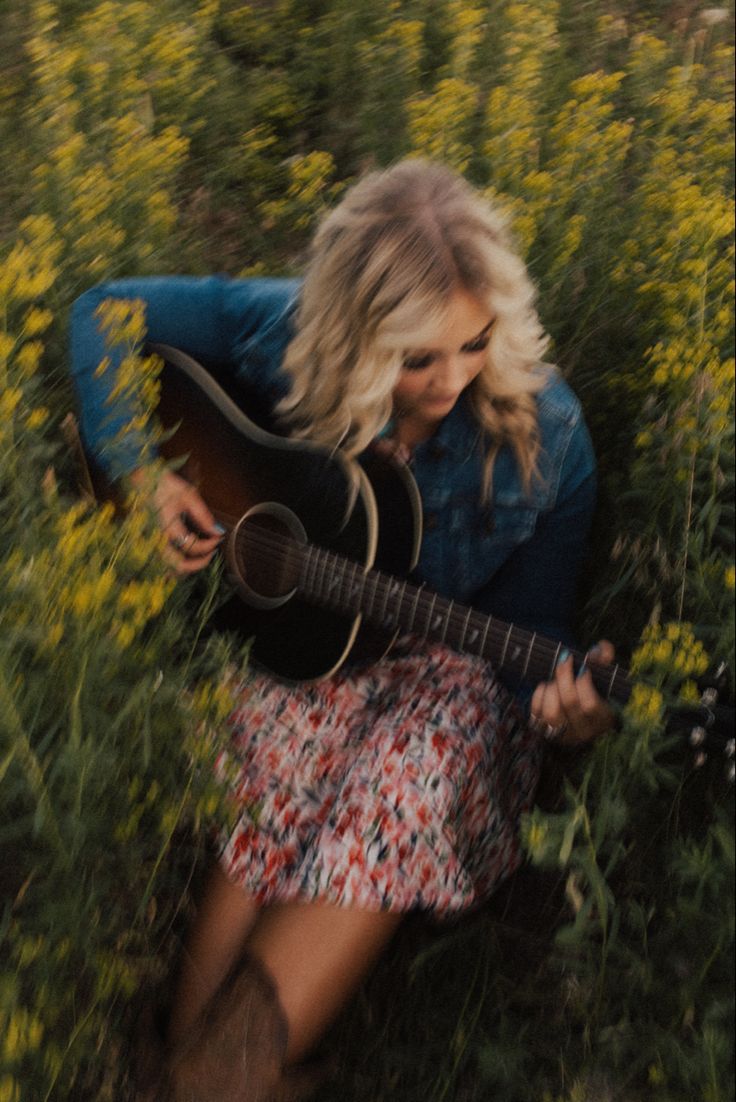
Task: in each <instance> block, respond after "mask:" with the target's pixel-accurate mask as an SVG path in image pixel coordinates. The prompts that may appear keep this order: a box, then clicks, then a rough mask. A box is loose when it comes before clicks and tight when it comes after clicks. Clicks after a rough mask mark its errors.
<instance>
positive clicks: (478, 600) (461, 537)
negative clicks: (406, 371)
mask: <svg viewBox="0 0 736 1102" xmlns="http://www.w3.org/2000/svg"><path fill="white" fill-rule="evenodd" d="M299 289H300V281H299V280H295V279H276V278H254V279H241V280H230V279H226V278H221V277H218V276H213V277H207V278H195V277H184V276H175V277H168V276H167V277H153V278H145V279H121V280H116V281H113V282H109V283H104V284H101V285H100V286H98V287H95V288H92V289H91V290H90V291H87V292H86V293H85V294H83V295H82V296H81V297H80V298H78V299H77V301H76V302H75V304H74V307H73V311H72V326H71V367H72V374H73V377H74V381H75V384H76V388H77V393H78V397H79V404H80V414H81V427H82V435H83V437H84V440H85V443H86V446H87V447H88V449H89V450H90V451H91V453H92V454H93V455H95V457H96V458H97V460H98V461H99V462H100V463H101V464H102V466H103V467H105V468H106V469H107V471H108V473H110V474H111V475H113V476H114V477H116V476H119V475H120V474H123V473H125V472H129V471H130V470H132V469H133V468H134V467H135V466H136V465H137V463H138V462H139V454H140V445H141V442H140V440H139V439H137V438H136V437H135V435H134V434H133V433H131V432H128V434H127V435H124V436H123V437H122V438H120V437H119V436H118V434H119V430H120V429H122V428H124V427H125V425H126V422H127V420H128V419H129V413H128V411H127V410H126V408H125V405H124V403H121V402H120V401H119V400H118V401H115V402H111V401H110V392H111V389H112V386H113V384H114V377H115V363H116V359H115V355H114V354H112V355H111V353H110V350H109V349H108V348H107V347H106V345H105V341H104V338H103V336H102V335H101V333H100V332H99V329H98V323H97V320H96V318H95V310H96V308H97V306H98V305H99V304H100V302H102V301H103V300H104V299H106V298H110V297H115V298H127V299H142V300H143V301H144V302H145V304H146V324H147V331H148V337H149V339H150V340H151V341H152V342H159V343H163V344H171V345H174V346H175V347H178V348H181V349H182V350H183V351H184V352H187V353H188V354H189V355H191V356H193V357H194V358H195V359H197V360H199V361H200V362H202V363H203V364H204V365H205V366H207V365H208V364H210V365H217V366H218V367H219V368H220V369H223V368H224V369H225V370H230V371H232V373H233V375H234V376H236V377H239V378H242V379H245V380H247V382H248V384H249V385H250V386H251V387H255V388H256V390H257V391H259V392H260V394H262V396H263V398H264V399H265V401H266V402H267V403H269V404H274V403H275V402H276V401H277V400H278V399H279V398H280V397H282V396H283V395H284V394H285V393H286V392H287V390H288V385H289V384H288V379H287V377H286V376H285V374H284V373H283V372H281V371H280V367H281V363H282V360H283V355H284V351H285V348H286V345H287V344H288V341H289V339H290V337H291V334H292V331H293V329H292V318H293V314H294V310H295V306H296V303H297V301H298V296H299ZM106 355H107V356H110V358H111V361H112V362H111V368H110V369H108V370H107V371H105V372H103V373H102V374H97V373H96V368H97V366H98V364H99V363H100V362H101V361H102V359H103V358H104V357H105V356H106ZM537 401H538V411H539V427H540V434H541V444H542V451H541V458H540V463H539V476H538V477H537V478H535V480H534V482H533V484H532V487H531V488H530V489H529V490H525V489H524V487H523V486H522V482H521V479H520V476H519V471H518V469H517V465H516V462H515V458H514V455H513V453H512V451H511V450H510V449H509V448H508V447H505V446H504V447H503V448H502V449H501V450H500V452H499V454H498V456H497V459H496V463H495V467H494V473H493V487H492V495H491V498H490V502H488V501H485V502H484V501H483V500H482V475H483V456H484V451H485V444H486V441H485V440H484V436H483V432H482V430H481V429H480V426H479V425H478V422H477V421H476V420H475V419H474V417H473V415H472V412H471V410H470V407H469V404H468V402H467V401H466V400H465V398H464V397H461V399H460V400H459V401H458V402H457V404H456V405H455V407H454V409H453V410H452V411H451V412H450V413H449V414H448V415H447V417H446V418H445V419H444V420H443V421H442V423H441V424H440V426H439V428H438V430H437V432H436V433H435V434H434V436H433V437H431V439H429V440H427V441H425V442H424V443H422V444H420V445H419V446H418V447H417V448H416V450H415V453H414V456H413V460H412V471H413V474H414V477H415V479H416V482H417V484H418V487H419V491H420V494H421V498H422V503H423V508H424V535H423V541H422V547H421V553H420V561H419V564H418V567H417V569H416V572H415V573H416V577H417V579H418V580H421V581H423V582H425V583H426V584H427V586H428V587H429V588H431V589H434V590H436V591H438V592H440V593H442V594H443V595H445V596H447V597H452V598H454V599H455V600H458V601H461V602H463V603H472V604H473V605H474V606H475V607H477V608H479V609H481V610H483V611H487V612H492V613H493V614H494V615H496V616H498V617H499V618H501V619H502V620H509V621H513V622H514V623H516V624H518V625H519V626H523V627H528V628H531V629H533V630H535V631H538V632H540V633H541V634H544V635H548V636H551V637H553V638H555V639H562V640H563V641H564V642H567V643H570V642H572V639H571V616H572V611H573V607H574V600H575V587H576V579H577V574H578V569H579V566H580V563H581V559H582V556H583V554H584V550H585V544H586V537H587V533H588V529H589V525H590V520H591V515H592V511H593V506H594V499H595V460H594V456H593V449H592V446H591V442H590V438H589V436H588V432H587V429H586V427H585V423H584V421H583V418H582V414H581V409H580V405H579V402H578V400H577V399H576V397H575V396H574V394H573V393H572V391H571V390H570V388H569V387H568V386H567V384H566V383H565V382H564V381H563V379H562V378H561V377H560V376H559V374H558V373H557V372H556V371H555V370H554V369H552V368H550V369H549V373H548V380H547V382H546V384H545V386H544V388H543V389H542V390H541V391H540V392H539V394H538V395H537ZM114 438H115V439H114Z"/></svg>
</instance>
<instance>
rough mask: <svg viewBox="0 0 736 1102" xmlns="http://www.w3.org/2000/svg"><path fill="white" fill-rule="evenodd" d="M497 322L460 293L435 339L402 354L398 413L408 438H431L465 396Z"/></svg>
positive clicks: (396, 402) (396, 401)
mask: <svg viewBox="0 0 736 1102" xmlns="http://www.w3.org/2000/svg"><path fill="white" fill-rule="evenodd" d="M493 321H494V318H493V317H492V315H491V314H490V312H489V310H488V307H487V306H485V305H483V304H482V303H481V302H479V301H478V300H477V299H476V298H473V296H472V295H470V294H468V293H467V292H465V291H456V292H455V294H454V295H453V296H452V298H451V299H450V306H449V311H448V313H447V317H446V319H445V322H444V324H443V326H442V328H441V329H440V330H439V332H438V333H437V336H436V338H435V339H434V340H433V341H432V342H431V344H430V345H428V346H422V347H421V348H410V349H407V351H406V352H405V354H404V363H403V367H402V370H401V374H400V376H399V381H398V383H397V384H396V386H395V387H394V394H393V396H394V413H395V416H397V417H398V418H399V419H400V421H401V423H402V425H403V427H404V428H405V429H406V430H408V431H407V433H406V435H410V436H412V437H414V438H415V439H416V440H419V439H422V438H425V437H427V436H431V434H432V433H433V432H434V430H435V429H436V427H437V425H438V424H439V422H440V421H441V420H442V419H443V418H444V417H446V416H447V414H448V413H449V412H450V410H451V409H452V407H453V406H454V405H455V403H456V402H457V400H458V398H459V397H460V395H461V393H462V392H463V390H464V389H465V387H466V386H467V385H468V383H470V382H472V380H473V379H474V378H475V377H476V375H477V374H478V373H479V371H480V370H481V369H482V367H483V365H484V364H485V362H486V348H487V347H488V341H489V340H490V335H491V329H492V327H493Z"/></svg>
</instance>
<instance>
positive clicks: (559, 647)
mask: <svg viewBox="0 0 736 1102" xmlns="http://www.w3.org/2000/svg"><path fill="white" fill-rule="evenodd" d="M561 650H562V643H558V644H557V650H556V651H555V655H554V658H553V659H552V665H551V666H550V668H549V673H548V674H547V680H548V681H551V680H552V677H553V675H554V672H555V670H556V669H557V659H558V658H559V657H560V651H561Z"/></svg>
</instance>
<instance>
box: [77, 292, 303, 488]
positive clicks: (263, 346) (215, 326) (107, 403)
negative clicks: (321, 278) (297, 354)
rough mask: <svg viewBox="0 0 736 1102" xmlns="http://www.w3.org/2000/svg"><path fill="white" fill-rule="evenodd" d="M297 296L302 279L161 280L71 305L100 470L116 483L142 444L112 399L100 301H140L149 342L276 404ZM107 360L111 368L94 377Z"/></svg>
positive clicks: (112, 374) (83, 405) (127, 414)
mask: <svg viewBox="0 0 736 1102" xmlns="http://www.w3.org/2000/svg"><path fill="white" fill-rule="evenodd" d="M298 290H299V281H297V280H291V279H242V280H230V279H226V278H223V277H219V276H211V277H206V278H196V277H188V276H163V277H152V278H140V279H135V278H134V279H119V280H111V281H109V282H106V283H102V284H100V285H99V286H96V287H93V288H92V289H91V290H89V291H87V292H86V293H85V294H83V295H81V296H80V297H79V298H78V299H77V300H76V302H75V303H74V305H73V307H72V315H71V349H70V351H71V373H72V378H73V381H74V384H75V387H76V391H77V396H78V401H79V409H80V418H81V430H82V436H83V438H84V441H85V444H86V446H87V448H88V449H89V450H90V452H91V453H92V454H93V455H94V456H95V458H96V459H97V461H98V462H99V463H100V465H101V466H102V467H103V469H104V470H105V471H106V472H107V473H108V474H109V475H111V476H112V477H113V478H115V477H119V476H120V475H121V474H124V473H129V472H130V471H131V470H133V469H134V468H135V467H136V466H137V465H138V464H139V463H140V457H141V452H142V449H143V446H144V440H143V438H142V437H141V436H140V435H139V434H137V433H135V432H134V431H133V430H131V429H130V427H129V423H130V419H131V410H130V408H129V407H128V406H127V405H126V403H125V402H124V401H122V400H120V399H115V400H113V399H112V397H111V393H112V390H113V387H114V385H115V378H116V374H117V368H118V366H119V363H120V360H121V357H122V353H121V352H120V350H112V351H111V350H110V349H109V348H108V347H107V345H106V342H105V338H104V335H103V334H102V333H101V331H100V328H99V324H98V320H97V317H96V316H95V312H96V310H97V308H98V306H99V305H100V303H102V302H103V301H104V300H105V299H108V298H116V299H138V300H141V301H143V303H144V305H145V311H146V332H147V339H148V340H149V341H151V342H153V343H161V344H170V345H173V346H175V347H176V348H180V349H181V350H182V351H183V352H186V353H188V354H189V355H190V356H193V357H194V358H195V359H197V360H200V361H201V362H203V363H204V364H205V365H207V364H216V365H217V366H218V367H219V368H220V369H221V370H223V371H225V372H226V373H228V372H231V373H232V375H233V377H235V378H241V379H246V380H247V381H248V382H249V383H251V384H252V385H254V386H256V387H257V388H260V390H261V391H262V392H263V394H264V397H266V398H268V399H270V400H271V401H272V402H275V401H276V400H277V399H278V398H279V397H281V396H282V395H283V394H284V393H286V391H287V389H288V384H287V382H286V380H285V377H284V376H282V375H280V373H279V369H280V367H281V363H282V360H283V354H284V351H285V348H286V345H287V343H288V341H289V339H290V336H291V315H292V311H293V308H294V305H295V302H296V299H297V296H298ZM106 356H107V357H109V360H110V365H109V367H108V368H107V369H106V370H105V371H103V372H101V373H98V372H97V368H98V365H99V364H100V363H101V362H102V360H103V359H104V358H105V357H106Z"/></svg>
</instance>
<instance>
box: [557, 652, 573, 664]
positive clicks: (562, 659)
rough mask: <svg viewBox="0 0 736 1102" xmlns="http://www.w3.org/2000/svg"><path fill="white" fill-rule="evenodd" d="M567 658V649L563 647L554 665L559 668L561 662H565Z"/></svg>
mask: <svg viewBox="0 0 736 1102" xmlns="http://www.w3.org/2000/svg"><path fill="white" fill-rule="evenodd" d="M569 657H570V652H569V650H568V649H567V647H563V648H562V650H561V651H560V653H559V655H558V656H557V663H556V664H557V665H558V666H561V665H562V663H563V662H567V660H568V658H569Z"/></svg>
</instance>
